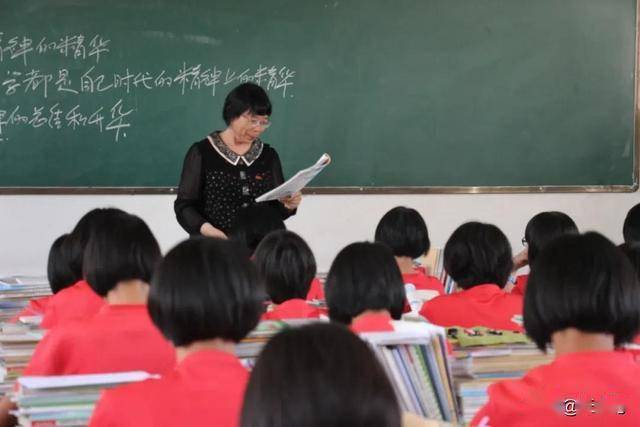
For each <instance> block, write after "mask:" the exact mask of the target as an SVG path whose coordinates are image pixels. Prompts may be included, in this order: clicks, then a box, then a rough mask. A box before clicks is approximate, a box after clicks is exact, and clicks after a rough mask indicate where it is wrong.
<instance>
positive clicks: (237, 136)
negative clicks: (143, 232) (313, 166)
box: [174, 83, 302, 238]
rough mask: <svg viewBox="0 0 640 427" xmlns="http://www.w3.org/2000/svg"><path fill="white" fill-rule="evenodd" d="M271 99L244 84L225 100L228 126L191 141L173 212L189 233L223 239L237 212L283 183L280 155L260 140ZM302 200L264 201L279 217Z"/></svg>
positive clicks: (269, 112) (262, 90)
mask: <svg viewBox="0 0 640 427" xmlns="http://www.w3.org/2000/svg"><path fill="white" fill-rule="evenodd" d="M270 115H271V101H269V97H268V96H267V93H266V92H265V91H264V89H262V88H261V87H260V86H258V85H256V84H253V83H243V84H241V85H240V86H238V87H236V88H235V89H233V90H232V91H231V92H230V93H229V95H227V98H226V99H225V102H224V108H223V112H222V116H223V118H224V121H225V123H226V124H227V128H226V129H225V130H222V131H214V132H213V133H211V134H209V135H208V136H207V137H206V138H205V139H203V140H202V141H200V142H196V143H194V144H193V145H192V146H191V148H189V151H187V154H186V156H185V159H184V165H183V168H182V175H181V178H180V185H179V187H178V197H177V199H176V201H175V204H174V210H175V213H176V217H177V219H178V222H179V223H180V225H181V226H182V228H184V229H185V231H187V232H188V233H189V234H191V235H198V234H202V235H205V236H210V237H223V238H224V237H226V235H227V233H228V232H229V230H230V228H231V226H232V224H233V223H234V221H235V219H236V216H237V214H238V212H239V211H240V210H241V209H243V208H247V207H249V206H251V205H253V204H255V201H254V200H255V198H256V197H257V196H260V195H261V194H263V193H265V192H267V191H269V190H271V189H273V188H275V187H277V186H278V185H280V184H282V183H283V182H284V177H283V175H282V166H281V164H280V158H279V157H278V153H277V152H276V151H275V150H274V149H273V148H272V147H271V146H269V144H265V143H264V142H262V140H261V139H260V135H261V134H262V133H263V132H264V131H265V130H266V129H267V128H268V127H269V126H270V125H271V122H270V121H269V116H270ZM301 198H302V196H301V195H300V194H299V193H298V194H295V195H293V196H291V197H288V198H285V199H282V200H280V201H272V202H267V203H266V205H268V206H270V207H271V208H272V209H273V210H274V211H275V212H277V214H279V215H280V216H281V217H282V219H285V218H288V217H289V216H291V215H293V214H294V213H295V210H296V208H297V207H298V205H299V204H300V201H301Z"/></svg>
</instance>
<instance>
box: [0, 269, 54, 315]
mask: <svg viewBox="0 0 640 427" xmlns="http://www.w3.org/2000/svg"><path fill="white" fill-rule="evenodd" d="M48 295H51V288H50V287H49V282H48V281H47V278H46V277H41V276H9V277H2V278H0V322H8V321H10V320H11V319H13V318H14V317H15V316H16V315H17V314H18V313H20V311H21V310H22V309H23V308H24V307H26V306H27V304H28V303H29V300H31V299H36V298H42V297H44V296H48Z"/></svg>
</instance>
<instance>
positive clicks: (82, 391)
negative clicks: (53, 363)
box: [13, 371, 152, 427]
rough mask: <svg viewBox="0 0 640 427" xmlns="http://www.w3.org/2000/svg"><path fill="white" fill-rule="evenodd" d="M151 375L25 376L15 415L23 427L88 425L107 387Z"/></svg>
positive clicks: (16, 394) (15, 395) (16, 396)
mask: <svg viewBox="0 0 640 427" xmlns="http://www.w3.org/2000/svg"><path fill="white" fill-rule="evenodd" d="M149 378H152V376H151V375H150V374H148V373H146V372H142V371H133V372H120V373H114V374H92V375H63V376H52V377H22V378H20V379H19V380H18V384H19V385H18V390H17V391H16V392H15V393H14V395H13V400H15V402H16V404H17V406H18V409H17V410H16V411H14V412H13V414H14V415H15V416H16V417H17V418H18V425H20V426H22V427H37V426H47V427H49V426H66V427H71V426H73V427H81V426H86V425H87V424H88V423H89V419H90V418H91V414H92V413H93V409H94V406H95V404H96V402H97V400H98V399H99V398H100V393H101V391H102V390H103V389H105V388H111V387H116V386H118V385H121V384H127V383H131V382H137V381H144V380H146V379H149Z"/></svg>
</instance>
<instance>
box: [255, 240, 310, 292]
mask: <svg viewBox="0 0 640 427" xmlns="http://www.w3.org/2000/svg"><path fill="white" fill-rule="evenodd" d="M255 263H256V266H257V268H258V274H260V276H261V277H262V279H263V281H264V284H265V287H266V291H267V294H269V297H270V298H271V301H273V302H274V303H275V304H282V303H283V302H285V301H287V300H290V299H294V298H299V299H305V298H306V296H307V294H308V293H309V288H310V287H311V281H312V280H313V278H314V277H315V276H316V260H315V258H314V257H313V252H311V248H309V245H307V242H305V241H304V239H303V238H302V237H300V236H298V235H297V234H296V233H293V232H291V231H287V230H277V231H273V232H271V233H269V234H268V235H267V236H266V237H265V238H264V239H262V242H260V244H259V245H258V248H257V249H256V252H255Z"/></svg>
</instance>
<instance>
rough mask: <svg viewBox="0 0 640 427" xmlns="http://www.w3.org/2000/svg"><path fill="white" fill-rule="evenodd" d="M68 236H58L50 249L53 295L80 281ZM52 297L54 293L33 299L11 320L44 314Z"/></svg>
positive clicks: (49, 267)
mask: <svg viewBox="0 0 640 427" xmlns="http://www.w3.org/2000/svg"><path fill="white" fill-rule="evenodd" d="M68 237H69V234H63V235H62V236H60V237H58V238H57V239H56V240H55V241H54V242H53V244H52V245H51V249H50V250H49V258H48V260H47V279H48V280H49V286H50V287H51V292H52V293H53V295H55V294H57V293H58V292H60V291H61V290H63V289H65V288H67V287H69V286H71V285H73V284H74V283H76V282H77V281H78V277H76V275H75V274H74V272H73V271H72V270H71V265H70V254H69V239H68ZM51 298H52V295H49V296H46V297H42V298H37V299H32V300H31V301H29V304H28V305H27V306H26V307H25V308H23V309H22V311H20V313H18V314H17V315H15V316H14V317H13V318H12V319H11V321H12V322H17V321H18V320H19V319H20V317H23V316H42V315H43V314H44V312H45V310H46V308H47V304H48V303H49V300H51Z"/></svg>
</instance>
